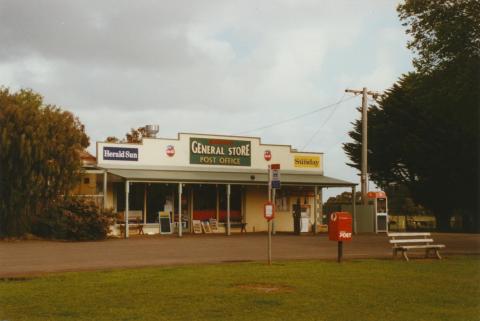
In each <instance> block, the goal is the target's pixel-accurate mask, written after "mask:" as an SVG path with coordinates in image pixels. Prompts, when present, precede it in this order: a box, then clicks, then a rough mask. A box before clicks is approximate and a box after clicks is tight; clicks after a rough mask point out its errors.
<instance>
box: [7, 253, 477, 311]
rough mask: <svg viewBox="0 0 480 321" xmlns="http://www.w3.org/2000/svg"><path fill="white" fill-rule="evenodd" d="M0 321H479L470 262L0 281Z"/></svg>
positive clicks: (242, 266)
mask: <svg viewBox="0 0 480 321" xmlns="http://www.w3.org/2000/svg"><path fill="white" fill-rule="evenodd" d="M0 320H2V321H3V320H8V321H17V320H29V321H33V320H42V321H44V320H76V321H78V320H259V321H260V320H262V321H263V320H375V321H381V320H402V321H406V320H415V321H421V320H436V321H437V320H449V321H450V320H480V258H478V257H447V258H446V259H444V260H441V261H437V260H425V259H419V260H412V261H410V262H404V261H400V260H396V261H393V260H355V261H347V262H344V263H342V264H337V263H336V262H325V261H293V262H292V261H289V262H278V263H275V264H274V265H272V266H267V265H265V264H264V263H229V264H219V265H201V266H191V265H190V266H176V267H159V268H142V269H128V270H113V271H101V272H70V273H62V274H52V275H48V276H43V277H38V278H32V279H26V280H8V279H3V280H2V281H0Z"/></svg>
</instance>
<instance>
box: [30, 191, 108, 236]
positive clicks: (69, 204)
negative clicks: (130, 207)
mask: <svg viewBox="0 0 480 321" xmlns="http://www.w3.org/2000/svg"><path fill="white" fill-rule="evenodd" d="M114 218H115V214H114V213H113V211H112V210H104V209H101V208H99V207H98V206H97V205H96V204H95V203H94V202H93V201H91V200H86V199H82V198H67V199H61V200H57V201H56V202H55V203H54V204H53V205H52V206H49V208H48V209H47V210H45V211H44V212H43V213H42V214H41V215H40V216H38V217H37V218H36V220H35V221H34V223H33V227H32V231H33V233H34V234H36V235H38V236H41V237H45V238H53V239H62V240H76V241H79V240H101V239H105V238H106V237H107V235H108V232H109V229H110V226H111V225H112V224H113V219H114Z"/></svg>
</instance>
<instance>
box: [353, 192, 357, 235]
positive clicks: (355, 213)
mask: <svg viewBox="0 0 480 321" xmlns="http://www.w3.org/2000/svg"><path fill="white" fill-rule="evenodd" d="M355 193H356V188H355V186H352V212H353V213H352V216H353V217H352V221H353V234H357V208H356V201H355Z"/></svg>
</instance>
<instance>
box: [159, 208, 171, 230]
mask: <svg viewBox="0 0 480 321" xmlns="http://www.w3.org/2000/svg"><path fill="white" fill-rule="evenodd" d="M158 221H159V222H160V234H172V224H171V223H172V222H171V220H170V213H169V212H158Z"/></svg>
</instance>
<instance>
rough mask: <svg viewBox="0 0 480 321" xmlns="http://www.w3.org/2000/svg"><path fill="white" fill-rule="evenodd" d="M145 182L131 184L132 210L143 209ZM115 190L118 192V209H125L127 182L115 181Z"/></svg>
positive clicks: (121, 210)
mask: <svg viewBox="0 0 480 321" xmlns="http://www.w3.org/2000/svg"><path fill="white" fill-rule="evenodd" d="M144 185H145V184H130V193H129V198H128V202H129V204H128V207H129V209H130V210H134V211H139V210H140V211H141V210H143V199H144V188H145V187H144ZM113 188H114V191H115V193H116V194H117V211H118V212H123V211H125V183H115V184H114V186H113Z"/></svg>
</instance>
